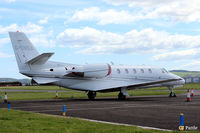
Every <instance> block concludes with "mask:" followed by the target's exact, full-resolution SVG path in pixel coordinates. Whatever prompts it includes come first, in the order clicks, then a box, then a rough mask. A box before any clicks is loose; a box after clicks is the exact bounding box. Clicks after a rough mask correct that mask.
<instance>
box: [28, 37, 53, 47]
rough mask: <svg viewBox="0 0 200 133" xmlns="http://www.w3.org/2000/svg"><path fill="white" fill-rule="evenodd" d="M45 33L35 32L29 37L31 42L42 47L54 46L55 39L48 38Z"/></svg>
mask: <svg viewBox="0 0 200 133" xmlns="http://www.w3.org/2000/svg"><path fill="white" fill-rule="evenodd" d="M48 37H49V36H48V35H46V34H35V35H32V36H31V37H30V40H31V42H32V43H33V44H34V45H40V46H44V47H55V45H56V42H55V40H52V39H49V38H48Z"/></svg>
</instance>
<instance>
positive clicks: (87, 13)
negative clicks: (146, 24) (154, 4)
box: [70, 7, 143, 25]
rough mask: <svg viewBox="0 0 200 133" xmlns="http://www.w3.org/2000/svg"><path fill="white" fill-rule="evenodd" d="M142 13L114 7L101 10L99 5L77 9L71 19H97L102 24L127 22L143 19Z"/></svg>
mask: <svg viewBox="0 0 200 133" xmlns="http://www.w3.org/2000/svg"><path fill="white" fill-rule="evenodd" d="M142 17H143V16H142V15H136V14H135V15H132V14H130V13H129V12H127V11H124V10H121V11H116V10H114V9H108V10H106V11H101V10H100V9H99V8H98V7H90V8H85V9H83V10H79V11H76V12H75V13H74V14H73V16H72V18H71V19H70V21H86V20H90V21H97V22H98V24H100V25H106V24H126V23H130V22H132V21H135V20H137V19H141V18H142Z"/></svg>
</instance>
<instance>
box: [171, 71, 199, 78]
mask: <svg viewBox="0 0 200 133" xmlns="http://www.w3.org/2000/svg"><path fill="white" fill-rule="evenodd" d="M172 73H173V74H176V75H178V76H180V77H185V76H192V77H195V76H200V72H172Z"/></svg>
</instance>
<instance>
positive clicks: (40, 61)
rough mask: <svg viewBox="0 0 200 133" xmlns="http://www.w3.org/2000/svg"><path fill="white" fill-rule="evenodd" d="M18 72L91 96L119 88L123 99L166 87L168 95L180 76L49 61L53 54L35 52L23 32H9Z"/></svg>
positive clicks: (152, 70)
mask: <svg viewBox="0 0 200 133" xmlns="http://www.w3.org/2000/svg"><path fill="white" fill-rule="evenodd" d="M9 36H10V39H11V42H12V46H13V49H14V53H15V57H16V60H17V64H18V68H19V72H20V73H21V74H23V75H26V76H28V77H30V78H32V79H33V80H34V81H35V82H36V83H38V84H49V83H51V84H54V85H58V86H62V87H65V88H70V89H74V90H81V91H85V92H87V95H88V98H89V99H94V98H95V96H96V92H113V91H119V95H118V99H126V96H128V93H127V90H129V89H136V88H137V89H138V88H149V87H160V86H166V87H168V89H169V90H170V97H175V96H176V95H175V93H174V92H173V88H175V87H180V86H182V85H183V84H184V83H185V81H184V79H182V78H181V77H179V76H177V75H174V74H172V73H170V72H168V71H167V70H166V69H164V68H159V67H152V66H126V65H110V64H86V65H77V64H69V63H62V62H54V61H49V58H50V57H51V56H52V55H53V54H54V53H43V54H39V53H38V51H37V50H36V49H35V47H34V46H33V45H32V43H31V42H30V41H29V39H28V38H27V37H26V35H25V34H24V33H23V32H18V31H17V32H9Z"/></svg>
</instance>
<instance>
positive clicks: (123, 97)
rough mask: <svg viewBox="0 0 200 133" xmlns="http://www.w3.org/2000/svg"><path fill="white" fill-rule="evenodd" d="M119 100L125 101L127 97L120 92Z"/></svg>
mask: <svg viewBox="0 0 200 133" xmlns="http://www.w3.org/2000/svg"><path fill="white" fill-rule="evenodd" d="M118 99H119V100H125V99H126V96H125V95H123V93H122V92H120V93H119V95H118Z"/></svg>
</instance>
